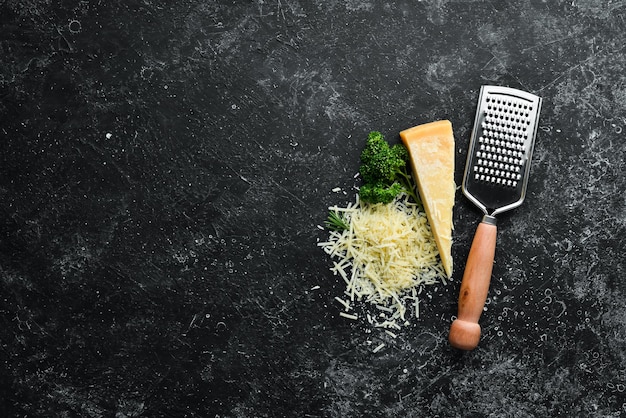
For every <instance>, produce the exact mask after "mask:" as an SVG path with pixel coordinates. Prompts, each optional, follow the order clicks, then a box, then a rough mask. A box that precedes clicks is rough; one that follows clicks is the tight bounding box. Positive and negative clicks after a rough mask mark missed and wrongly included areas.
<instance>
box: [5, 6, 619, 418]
mask: <svg viewBox="0 0 626 418" xmlns="http://www.w3.org/2000/svg"><path fill="white" fill-rule="evenodd" d="M0 24H1V26H0V27H1V29H2V30H1V32H0V98H1V102H0V137H1V139H0V144H1V145H0V147H1V148H0V150H1V152H0V208H1V212H0V215H1V216H0V219H1V221H0V225H1V226H0V232H1V235H0V315H1V318H2V319H1V321H2V322H1V323H0V341H1V345H0V359H1V361H0V416H6V417H56V416H58V417H118V418H119V417H139V416H142V417H218V416H219V417H363V416H372V417H405V416H406V417H451V416H459V417H467V416H470V417H487V416H489V417H555V416H563V417H573V416H576V417H581V416H601V417H619V416H626V302H625V296H626V295H625V292H626V285H625V284H624V279H625V276H626V264H625V260H624V250H625V249H626V241H625V238H624V237H625V235H626V198H625V194H624V189H625V188H626V179H625V178H624V172H625V167H626V163H625V155H624V154H625V152H626V143H625V141H624V138H625V136H624V135H625V132H624V131H625V129H626V128H625V125H626V70H625V68H626V3H625V2H623V1H600V0H574V1H571V0H568V1H561V0H558V1H545V0H544V1H540V0H526V1H465V2H462V1H451V0H424V1H396V2H376V1H354V0H328V1H303V0H299V1H298V0H271V1H263V0H255V1H199V0H180V1H176V2H165V1H152V0H143V1H139V0H129V1H119V0H110V1H74V2H72V1H54V2H53V1H49V0H4V1H1V0H0ZM483 84H496V85H504V86H510V87H515V88H519V89H522V90H526V91H529V92H531V93H535V94H538V95H540V96H542V97H543V98H544V107H543V111H542V114H541V120H540V131H539V134H538V137H537V142H536V146H535V154H534V158H533V165H532V170H531V177H530V183H529V186H528V196H527V199H526V201H525V202H524V204H523V205H522V206H521V207H520V208H518V209H516V210H514V211H513V212H511V213H509V214H505V215H502V216H500V217H499V218H500V219H499V237H498V248H497V254H496V263H495V266H494V271H493V278H492V283H491V290H490V295H489V299H488V304H487V306H486V310H485V312H484V314H483V317H482V325H483V338H482V341H481V343H480V345H479V347H478V348H477V349H476V350H474V351H472V352H468V353H461V352H458V351H456V350H454V349H452V348H451V347H449V345H448V344H447V341H446V339H447V332H448V328H449V325H450V322H451V320H452V318H453V317H454V315H455V314H456V299H457V297H458V288H459V284H460V279H461V276H462V272H463V265H464V262H465V257H466V255H467V252H468V249H469V245H470V242H471V239H472V236H473V234H474V231H475V228H476V225H477V223H478V222H479V221H480V217H481V214H480V213H479V212H478V211H477V209H476V208H474V207H473V206H472V205H471V203H469V201H468V200H467V199H465V198H464V197H463V196H462V194H461V193H460V192H459V193H458V194H457V204H456V207H455V213H454V220H455V231H454V246H453V253H454V259H455V266H456V270H455V274H454V280H453V281H452V282H451V283H449V284H447V285H438V286H432V287H430V288H428V289H426V292H425V293H424V297H423V303H422V308H421V316H420V319H419V320H416V321H413V322H412V324H411V325H410V326H408V327H406V328H403V330H401V331H399V332H398V333H397V334H398V336H397V338H396V339H393V338H391V337H390V336H388V335H387V334H384V333H381V332H378V331H377V330H374V331H372V330H371V329H368V328H367V326H366V325H365V324H363V323H361V322H358V321H357V322H353V321H350V320H347V319H345V318H341V317H339V316H338V313H339V310H340V309H339V308H340V307H339V306H338V305H337V303H336V302H335V301H334V297H335V296H340V295H341V292H342V291H343V286H342V283H340V279H338V278H337V277H335V276H333V275H332V273H331V272H330V270H329V268H330V266H331V261H330V260H329V259H328V258H327V256H326V255H325V254H324V253H323V252H322V251H321V250H319V248H318V247H317V246H316V245H317V242H318V240H322V239H325V238H326V231H322V230H320V229H318V228H317V225H321V224H322V223H323V220H324V219H325V216H326V208H327V207H328V206H329V205H333V204H346V203H348V202H350V201H352V199H353V198H354V188H353V186H357V185H358V184H359V183H358V179H355V178H353V175H354V174H355V173H356V172H357V168H358V154H359V152H360V150H361V148H362V146H363V143H364V138H365V137H366V135H367V132H369V131H370V130H380V131H382V132H383V133H384V134H385V135H386V136H387V138H388V139H390V140H391V141H398V132H399V131H400V130H402V129H405V128H408V127H410V126H413V125H416V124H419V123H424V122H429V121H432V120H436V119H443V118H447V119H450V120H451V121H452V123H453V126H454V131H455V137H456V141H457V150H458V153H457V160H456V163H457V171H456V180H457V183H458V184H460V181H461V178H462V171H463V165H464V160H465V155H466V152H467V146H468V142H469V133H470V130H471V128H472V122H473V117H474V112H475V105H476V100H477V96H478V90H479V88H480V86H481V85H483ZM335 187H340V188H341V189H342V190H343V191H345V192H346V194H344V193H334V192H332V189H333V188H335ZM317 286H319V288H317ZM380 342H385V343H386V344H387V346H386V348H385V349H384V350H381V351H380V352H377V353H374V352H373V347H374V346H376V345H378V344H379V343H380Z"/></svg>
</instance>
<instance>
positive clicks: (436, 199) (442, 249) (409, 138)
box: [400, 120, 456, 277]
mask: <svg viewBox="0 0 626 418" xmlns="http://www.w3.org/2000/svg"><path fill="white" fill-rule="evenodd" d="M400 138H401V139H402V142H403V143H404V145H405V146H406V148H407V150H408V151H409V155H410V157H411V166H412V169H413V175H414V176H415V180H416V183H417V186H418V189H419V194H420V197H421V198H422V203H423V204H424V209H425V210H426V216H427V217H428V222H429V224H430V227H431V230H432V232H433V235H434V237H435V242H436V243H437V248H438V249H439V255H440V257H441V263H442V264H443V268H444V270H445V272H446V274H447V276H448V277H451V276H452V267H453V266H452V264H453V263H452V229H453V225H452V208H453V206H454V194H455V192H456V185H455V184H454V136H453V133H452V124H451V123H450V121H448V120H440V121H437V122H431V123H427V124H424V125H418V126H414V127H412V128H409V129H406V130H404V131H402V132H400Z"/></svg>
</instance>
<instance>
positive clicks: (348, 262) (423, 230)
mask: <svg viewBox="0 0 626 418" xmlns="http://www.w3.org/2000/svg"><path fill="white" fill-rule="evenodd" d="M329 209H330V210H331V211H336V212H338V213H339V214H340V215H342V217H343V218H344V219H345V221H346V224H348V225H349V227H350V228H349V229H348V230H345V231H330V233H329V238H328V241H326V242H320V243H318V246H320V247H321V248H322V249H323V250H324V252H326V254H328V255H329V256H330V257H331V258H333V259H334V260H333V267H332V268H331V271H333V273H334V274H335V275H339V276H341V278H342V279H343V280H344V281H345V284H346V289H345V292H344V293H345V296H346V297H347V298H348V301H346V300H344V299H341V298H336V299H337V300H338V301H339V302H340V303H341V305H342V306H343V308H344V311H345V312H342V313H341V314H340V315H341V316H343V317H346V318H350V319H357V318H358V317H357V315H355V314H352V313H348V311H350V310H351V309H353V303H354V302H355V301H362V300H365V301H366V302H369V303H370V304H372V305H374V307H375V308H376V313H375V314H371V313H367V320H368V322H369V323H370V324H372V325H374V326H376V327H383V328H395V329H399V328H401V325H402V324H406V323H407V322H408V320H407V315H406V314H407V310H409V309H411V310H413V311H414V315H415V316H416V317H419V299H418V295H419V293H420V292H421V290H422V288H423V286H425V285H431V284H435V283H439V282H444V283H445V277H446V274H445V271H444V269H443V266H442V264H441V262H440V260H439V252H438V250H437V245H436V243H435V240H434V238H433V235H432V233H431V230H430V226H429V224H428V219H427V217H426V214H425V213H424V212H423V211H420V209H419V207H418V205H417V204H414V203H412V202H410V201H407V197H406V196H404V195H401V196H399V197H398V198H396V200H394V201H393V202H392V203H389V204H375V205H372V204H366V203H361V202H360V201H359V198H358V194H357V198H356V202H355V203H352V204H349V205H348V206H347V207H338V206H331V207H330V208H329Z"/></svg>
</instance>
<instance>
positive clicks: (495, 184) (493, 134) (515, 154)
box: [449, 86, 542, 350]
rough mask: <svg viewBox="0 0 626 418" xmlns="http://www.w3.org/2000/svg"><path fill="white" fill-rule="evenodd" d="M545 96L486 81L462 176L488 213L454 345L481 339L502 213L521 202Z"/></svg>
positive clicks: (473, 252)
mask: <svg viewBox="0 0 626 418" xmlns="http://www.w3.org/2000/svg"><path fill="white" fill-rule="evenodd" d="M541 101H542V100H541V98H540V97H538V96H535V95H534V94H530V93H527V92H524V91H520V90H516V89H512V88H508V87H498V86H482V87H481V89H480V96H479V98H478V109H477V111H476V118H475V120H474V129H473V130H472V135H471V137H470V144H469V151H468V154H467V162H466V165H465V174H464V175H463V186H462V188H463V194H464V195H465V196H466V197H467V198H468V199H469V200H470V201H472V202H473V203H474V204H475V205H476V206H478V207H479V208H480V209H481V210H482V211H483V213H484V216H483V219H482V222H481V223H480V224H479V225H478V228H477V229H476V234H475V236H474V240H473V241H472V246H471V248H470V252H469V255H468V258H467V264H466V266H465V272H464V274H463V280H462V282H461V289H460V293H459V306H458V316H457V319H456V320H455V321H454V322H453V323H452V326H451V327H450V335H449V341H450V344H452V346H454V347H456V348H459V349H463V350H471V349H473V348H475V347H476V346H477V345H478V342H479V340H480V325H478V320H479V319H480V315H481V313H482V311H483V308H484V305H485V301H486V299H487V293H488V291H489V282H490V281H491V271H492V267H493V260H494V256H495V247H496V232H497V228H496V218H495V216H496V215H497V214H498V213H502V212H505V211H507V210H511V209H513V208H515V207H517V206H519V205H521V204H522V202H523V201H524V198H525V196H526V186H527V184H528V176H529V173H530V162H531V156H532V152H533V147H534V144H535V136H536V134H537V126H538V122H539V111H540V109H541Z"/></svg>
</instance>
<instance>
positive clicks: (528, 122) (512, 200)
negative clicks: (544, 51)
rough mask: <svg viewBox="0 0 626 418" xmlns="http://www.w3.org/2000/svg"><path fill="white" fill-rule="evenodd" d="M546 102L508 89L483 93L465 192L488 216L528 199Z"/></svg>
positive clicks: (485, 88) (489, 88)
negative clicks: (540, 120) (540, 116)
mask: <svg viewBox="0 0 626 418" xmlns="http://www.w3.org/2000/svg"><path fill="white" fill-rule="evenodd" d="M541 101H542V100H541V98H540V97H538V96H535V95H533V94H530V93H527V92H524V91H521V90H516V89H513V88H508V87H499V86H482V87H481V89H480V97H479V99H478V109H477V111H476V119H475V121H474V129H473V131H472V135H471V138H470V145H469V152H468V155H467V162H466V165H465V174H464V176H463V187H462V189H463V193H464V194H465V196H467V198H468V199H469V200H471V201H472V202H473V203H474V204H476V205H477V206H478V207H479V208H480V209H481V210H482V211H483V212H484V213H485V214H486V215H490V216H495V215H496V214H498V213H501V212H504V211H507V210H510V209H513V208H515V207H517V206H519V205H521V204H522V202H523V201H524V197H525V195H526V186H527V184H528V175H529V173H530V162H531V156H532V152H533V146H534V143H535V136H536V133H537V126H538V122H539V111H540V109H541Z"/></svg>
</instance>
